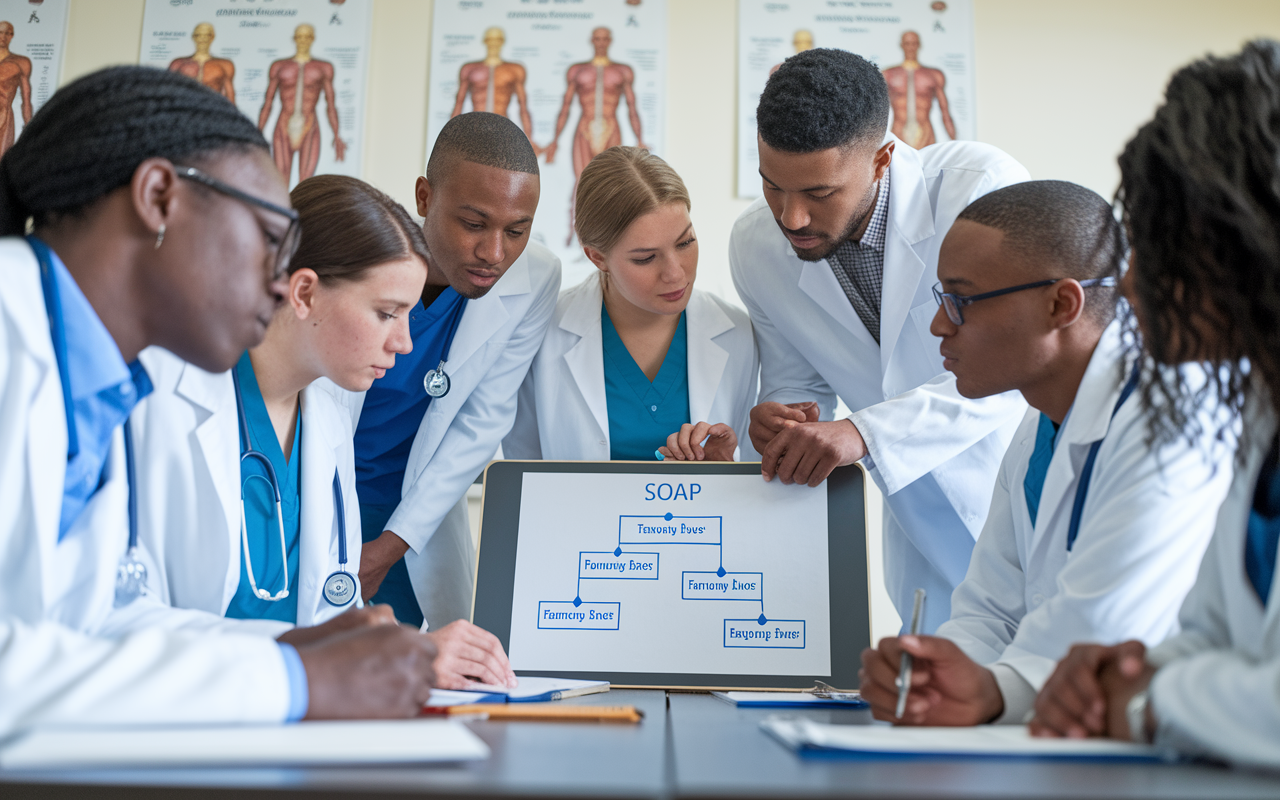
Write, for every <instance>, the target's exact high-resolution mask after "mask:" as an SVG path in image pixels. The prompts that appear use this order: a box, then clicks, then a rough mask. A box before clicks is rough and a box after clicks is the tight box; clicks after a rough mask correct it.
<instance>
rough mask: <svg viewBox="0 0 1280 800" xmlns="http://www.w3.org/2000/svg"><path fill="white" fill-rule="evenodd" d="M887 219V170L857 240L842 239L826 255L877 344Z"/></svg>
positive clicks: (878, 340)
mask: <svg viewBox="0 0 1280 800" xmlns="http://www.w3.org/2000/svg"><path fill="white" fill-rule="evenodd" d="M888 220H889V172H888V171H887V170H886V171H885V173H884V177H883V178H881V179H880V189H879V192H878V194H877V195H876V206H875V209H873V210H872V212H871V221H870V222H868V223H867V229H866V231H864V232H863V234H862V238H861V239H860V240H858V241H856V242H855V241H846V242H842V243H841V244H840V246H839V247H837V248H836V249H835V251H834V252H833V253H832V254H831V255H829V256H827V261H828V262H829V263H830V264H831V271H832V272H834V273H835V274H836V280H838V281H839V282H840V288H842V289H844V294H845V296H846V297H848V298H849V303H850V304H851V305H852V306H853V310H854V311H856V312H858V319H860V320H862V324H863V325H866V326H867V331H868V332H870V333H871V336H872V338H874V339H875V340H876V344H880V290H881V287H883V285H884V238H885V230H886V228H887V224H888Z"/></svg>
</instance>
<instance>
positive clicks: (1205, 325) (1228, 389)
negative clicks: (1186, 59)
mask: <svg viewBox="0 0 1280 800" xmlns="http://www.w3.org/2000/svg"><path fill="white" fill-rule="evenodd" d="M1117 199H1118V202H1119V204H1120V206H1121V208H1122V210H1123V213H1124V222H1125V225H1126V226H1127V228H1128V230H1129V233H1130V243H1131V247H1132V252H1133V267H1132V270H1133V273H1134V274H1133V291H1134V294H1135V295H1136V296H1137V298H1138V311H1139V313H1140V314H1141V316H1142V323H1143V334H1144V335H1143V337H1142V342H1143V345H1144V347H1145V349H1146V350H1147V352H1148V353H1149V354H1150V355H1151V356H1152V358H1153V359H1154V360H1155V362H1156V363H1157V364H1159V365H1176V364H1180V363H1183V362H1187V361H1192V360H1194V361H1200V360H1201V359H1207V360H1212V361H1213V362H1216V363H1215V365H1214V368H1212V369H1209V370H1207V373H1208V375H1209V379H1208V380H1207V381H1206V380H1199V379H1194V378H1189V377H1188V376H1185V375H1184V374H1183V371H1182V370H1178V369H1167V368H1166V369H1156V370H1155V371H1154V372H1153V373H1152V375H1151V380H1149V381H1144V382H1143V387H1142V395H1143V404H1144V407H1145V408H1146V409H1147V411H1148V413H1149V416H1150V417H1151V419H1152V431H1153V440H1154V441H1169V440H1172V439H1176V438H1178V437H1180V436H1186V437H1187V438H1188V439H1191V440H1194V438H1195V437H1196V436H1198V435H1199V434H1200V432H1201V430H1202V428H1203V425H1202V423H1201V422H1200V418H1199V417H1198V416H1197V414H1198V412H1199V410H1200V409H1202V408H1203V407H1205V405H1206V404H1208V403H1210V402H1214V403H1217V404H1218V405H1220V406H1221V407H1223V408H1225V409H1226V410H1227V411H1228V412H1229V414H1230V417H1231V418H1232V419H1233V420H1234V419H1236V418H1238V417H1239V414H1240V412H1241V411H1242V410H1243V409H1244V406H1245V401H1246V399H1247V398H1248V397H1249V396H1250V395H1251V394H1255V393H1257V390H1258V389H1260V388H1261V389H1263V390H1265V393H1267V394H1269V395H1270V397H1269V401H1270V403H1271V405H1272V406H1273V407H1276V406H1277V405H1280V44H1278V43H1276V42H1274V41H1268V40H1258V41H1254V42H1250V43H1249V44H1247V45H1245V47H1244V50H1243V51H1241V52H1240V53H1239V54H1237V55H1233V56H1229V57H1226V58H1217V57H1209V58H1204V59H1201V60H1199V61H1196V62H1194V63H1192V64H1190V65H1188V66H1186V67H1183V68H1182V69H1180V70H1178V71H1177V72H1176V73H1175V74H1174V76H1173V78H1172V79H1171V80H1170V81H1169V86H1168V88H1167V89H1166V90H1165V102H1164V105H1162V106H1161V107H1160V108H1159V109H1157V110H1156V113H1155V118H1154V119H1152V120H1151V121H1150V122H1148V123H1147V124H1145V125H1143V126H1142V128H1140V129H1139V130H1138V133H1137V134H1136V135H1135V136H1134V137H1133V139H1132V140H1130V141H1129V143H1128V145H1126V146H1125V149H1124V152H1123V154H1121V156H1120V191H1119V193H1118V195H1117ZM1226 424H1230V422H1228V423H1226ZM1225 427H1226V425H1225V424H1224V429H1225ZM1224 429H1220V430H1219V431H1218V436H1219V438H1222V437H1223V435H1224ZM1244 434H1245V439H1247V438H1248V435H1249V431H1248V430H1247V429H1246V430H1245V431H1244ZM1246 450H1247V448H1246V447H1245V446H1243V445H1242V446H1241V447H1240V448H1239V453H1240V454H1241V457H1243V454H1244V453H1245V452H1246Z"/></svg>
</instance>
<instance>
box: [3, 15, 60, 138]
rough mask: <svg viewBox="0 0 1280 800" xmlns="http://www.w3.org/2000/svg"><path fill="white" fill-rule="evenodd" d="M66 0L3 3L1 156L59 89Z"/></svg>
mask: <svg viewBox="0 0 1280 800" xmlns="http://www.w3.org/2000/svg"><path fill="white" fill-rule="evenodd" d="M66 29H67V0H45V2H42V3H31V2H28V0H0V155H3V154H4V153H5V151H7V150H8V149H9V148H10V147H12V146H13V143H14V141H15V140H16V139H17V137H18V135H19V134H21V132H22V129H23V128H25V127H26V125H27V123H28V122H30V121H31V116H32V115H33V114H34V113H35V112H36V111H39V110H40V106H42V105H44V103H45V101H46V100H48V99H49V96H50V95H52V94H53V92H54V90H55V89H56V88H57V87H58V73H59V67H60V65H61V64H62V55H63V53H62V48H63V43H64V40H65V38H66Z"/></svg>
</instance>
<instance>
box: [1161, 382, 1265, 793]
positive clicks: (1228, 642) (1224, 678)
mask: <svg viewBox="0 0 1280 800" xmlns="http://www.w3.org/2000/svg"><path fill="white" fill-rule="evenodd" d="M1262 405H1265V404H1263V403H1259V404H1257V405H1253V404H1251V405H1250V406H1248V408H1247V410H1246V414H1245V430H1247V431H1248V434H1249V437H1250V438H1249V442H1250V447H1249V451H1248V454H1247V456H1246V460H1245V462H1244V464H1243V466H1241V467H1240V468H1239V469H1237V470H1236V475H1235V480H1234V481H1233V482H1232V484H1231V489H1230V491H1229V492H1228V493H1227V498H1226V500H1225V502H1223V504H1222V507H1221V509H1220V510H1219V512H1218V517H1217V528H1216V530H1215V531H1214V535H1213V540H1212V541H1211V542H1210V543H1209V549H1208V551H1207V552H1206V553H1205V556H1204V560H1203V561H1202V562H1201V564H1200V572H1199V575H1198V576H1197V578H1196V584H1195V586H1194V587H1192V589H1191V592H1190V593H1189V594H1188V595H1187V599H1186V602H1184V603H1183V605H1182V610H1181V611H1180V612H1179V615H1178V616H1179V621H1180V622H1181V624H1182V632H1181V633H1180V634H1178V635H1177V636H1174V637H1172V638H1170V639H1168V640H1166V641H1165V642H1164V643H1163V644H1161V645H1159V646H1158V647H1156V648H1155V649H1154V650H1152V651H1151V652H1150V653H1149V654H1148V660H1150V661H1151V662H1152V663H1154V664H1156V665H1160V669H1159V670H1158V671H1157V672H1156V675H1155V678H1154V679H1153V680H1152V682H1151V699H1150V702H1151V705H1152V707H1153V710H1154V712H1155V717H1156V720H1157V722H1158V726H1159V727H1158V729H1157V731H1156V741H1157V742H1158V743H1160V744H1164V745H1169V746H1172V747H1176V748H1177V749H1179V750H1181V751H1183V752H1185V753H1188V754H1192V755H1201V756H1210V757H1214V758H1220V759H1224V760H1227V761H1230V762H1232V763H1235V764H1238V765H1241V766H1258V767H1266V768H1268V769H1277V768H1280V577H1276V578H1274V579H1273V583H1272V586H1271V602H1270V603H1269V604H1268V605H1267V606H1266V607H1265V608H1264V607H1263V605H1262V602H1261V601H1260V600H1259V599H1258V595H1257V594H1256V593H1255V592H1254V589H1253V584H1251V583H1250V582H1249V578H1248V575H1246V574H1245V569H1244V547H1245V538H1246V525H1247V524H1248V520H1249V512H1250V509H1251V507H1252V505H1253V492H1254V486H1255V485H1256V483H1257V480H1258V473H1259V471H1260V470H1261V469H1262V461H1263V459H1264V457H1265V456H1266V454H1267V449H1268V447H1270V444H1271V437H1272V436H1273V435H1274V434H1275V429H1276V421H1275V416H1274V414H1273V413H1272V412H1271V410H1270V409H1269V408H1268V409H1267V410H1265V411H1261V410H1260V409H1259V407H1260V406H1262Z"/></svg>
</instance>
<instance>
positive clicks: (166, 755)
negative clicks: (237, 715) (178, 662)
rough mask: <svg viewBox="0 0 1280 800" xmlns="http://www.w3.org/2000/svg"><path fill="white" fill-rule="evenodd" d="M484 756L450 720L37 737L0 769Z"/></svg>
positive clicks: (2, 758)
mask: <svg viewBox="0 0 1280 800" xmlns="http://www.w3.org/2000/svg"><path fill="white" fill-rule="evenodd" d="M488 757H489V748H488V746H487V745H486V744H485V743H484V742H482V741H481V740H480V739H479V737H477V736H476V735H475V734H474V733H472V732H471V731H470V730H468V729H467V728H466V726H464V725H462V724H461V723H460V722H457V721H453V720H435V719H432V720H426V719H421V720H398V721H368V722H300V723H298V724H296V725H263V726H235V727H233V726H227V727H209V728H206V727H198V728H197V727H192V728H145V729H132V730H130V729H118V728H116V729H96V730H42V731H35V732H33V733H30V734H28V735H26V736H25V737H23V738H21V739H19V740H17V741H16V742H14V743H13V744H12V745H10V746H8V747H6V748H5V749H4V750H0V768H3V769H67V768H72V767H148V766H164V767H211V766H279V765H306V764H317V765H319V764H323V765H337V764H393V763H396V764H408V763H422V762H430V761H474V760H477V759H483V758H488Z"/></svg>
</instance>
